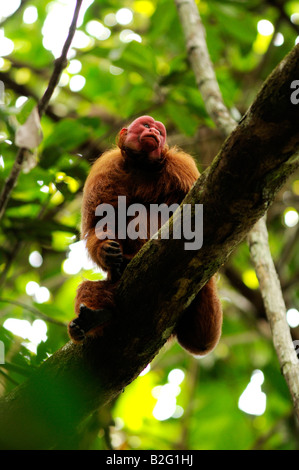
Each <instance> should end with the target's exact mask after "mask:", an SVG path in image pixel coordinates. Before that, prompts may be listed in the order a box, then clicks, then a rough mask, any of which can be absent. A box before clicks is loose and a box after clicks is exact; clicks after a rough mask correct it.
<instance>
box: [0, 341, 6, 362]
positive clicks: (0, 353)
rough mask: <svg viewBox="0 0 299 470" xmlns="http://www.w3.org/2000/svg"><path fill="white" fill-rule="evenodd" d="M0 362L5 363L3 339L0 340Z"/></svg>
mask: <svg viewBox="0 0 299 470" xmlns="http://www.w3.org/2000/svg"><path fill="white" fill-rule="evenodd" d="M0 364H5V347H4V343H3V341H0Z"/></svg>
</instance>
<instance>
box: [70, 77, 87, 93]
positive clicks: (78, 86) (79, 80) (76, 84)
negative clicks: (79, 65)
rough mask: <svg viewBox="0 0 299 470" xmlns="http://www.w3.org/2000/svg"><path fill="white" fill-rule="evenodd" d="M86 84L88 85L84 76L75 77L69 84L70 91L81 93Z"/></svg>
mask: <svg viewBox="0 0 299 470" xmlns="http://www.w3.org/2000/svg"><path fill="white" fill-rule="evenodd" d="M85 83H86V79H85V77H83V75H74V76H73V77H72V78H71V79H70V84H69V86H70V90H71V91H73V92H77V91H80V90H82V88H84V86H85Z"/></svg>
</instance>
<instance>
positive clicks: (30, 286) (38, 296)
mask: <svg viewBox="0 0 299 470" xmlns="http://www.w3.org/2000/svg"><path fill="white" fill-rule="evenodd" d="M25 290H26V294H27V295H30V296H31V297H32V298H33V300H34V301H35V302H37V303H38V304H43V303H45V302H48V300H50V297H51V294H50V291H49V289H47V287H44V286H40V285H39V284H38V283H37V282H35V281H29V282H28V283H27V284H26V288H25Z"/></svg>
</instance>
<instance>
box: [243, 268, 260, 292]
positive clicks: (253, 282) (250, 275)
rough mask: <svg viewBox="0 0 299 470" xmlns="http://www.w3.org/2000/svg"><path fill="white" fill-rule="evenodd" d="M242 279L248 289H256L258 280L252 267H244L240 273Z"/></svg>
mask: <svg viewBox="0 0 299 470" xmlns="http://www.w3.org/2000/svg"><path fill="white" fill-rule="evenodd" d="M242 280H243V282H244V284H246V286H247V287H249V288H250V289H258V287H259V281H258V278H257V277H256V273H255V271H254V269H246V271H244V272H243V274H242Z"/></svg>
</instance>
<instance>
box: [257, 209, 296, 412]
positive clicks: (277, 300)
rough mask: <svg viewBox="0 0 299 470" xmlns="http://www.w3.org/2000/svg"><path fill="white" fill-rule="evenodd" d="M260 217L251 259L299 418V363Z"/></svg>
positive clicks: (265, 230)
mask: <svg viewBox="0 0 299 470" xmlns="http://www.w3.org/2000/svg"><path fill="white" fill-rule="evenodd" d="M263 219H264V218H262V219H260V220H259V221H258V222H257V223H256V225H255V229H254V230H251V232H250V233H249V236H248V242H249V248H250V253H251V259H252V261H253V264H254V267H255V271H256V274H257V277H258V280H259V283H260V288H261V292H262V296H263V300H264V304H265V309H266V314H267V318H268V321H269V324H270V327H271V331H272V336H273V344H274V347H275V350H276V353H277V356H278V359H279V363H280V367H281V371H282V373H283V375H284V378H285V380H286V382H287V384H288V387H289V390H290V392H291V395H292V399H293V403H294V408H295V412H296V415H297V418H298V419H299V363H298V358H297V355H296V352H295V348H294V345H293V342H292V337H291V333H290V327H289V325H288V323H287V320H286V306H285V303H284V299H283V296H282V293H281V286H280V282H279V279H278V276H277V273H276V270H275V266H274V263H273V259H272V256H271V252H270V249H269V243H268V233H267V228H266V224H265V222H264V220H263Z"/></svg>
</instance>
